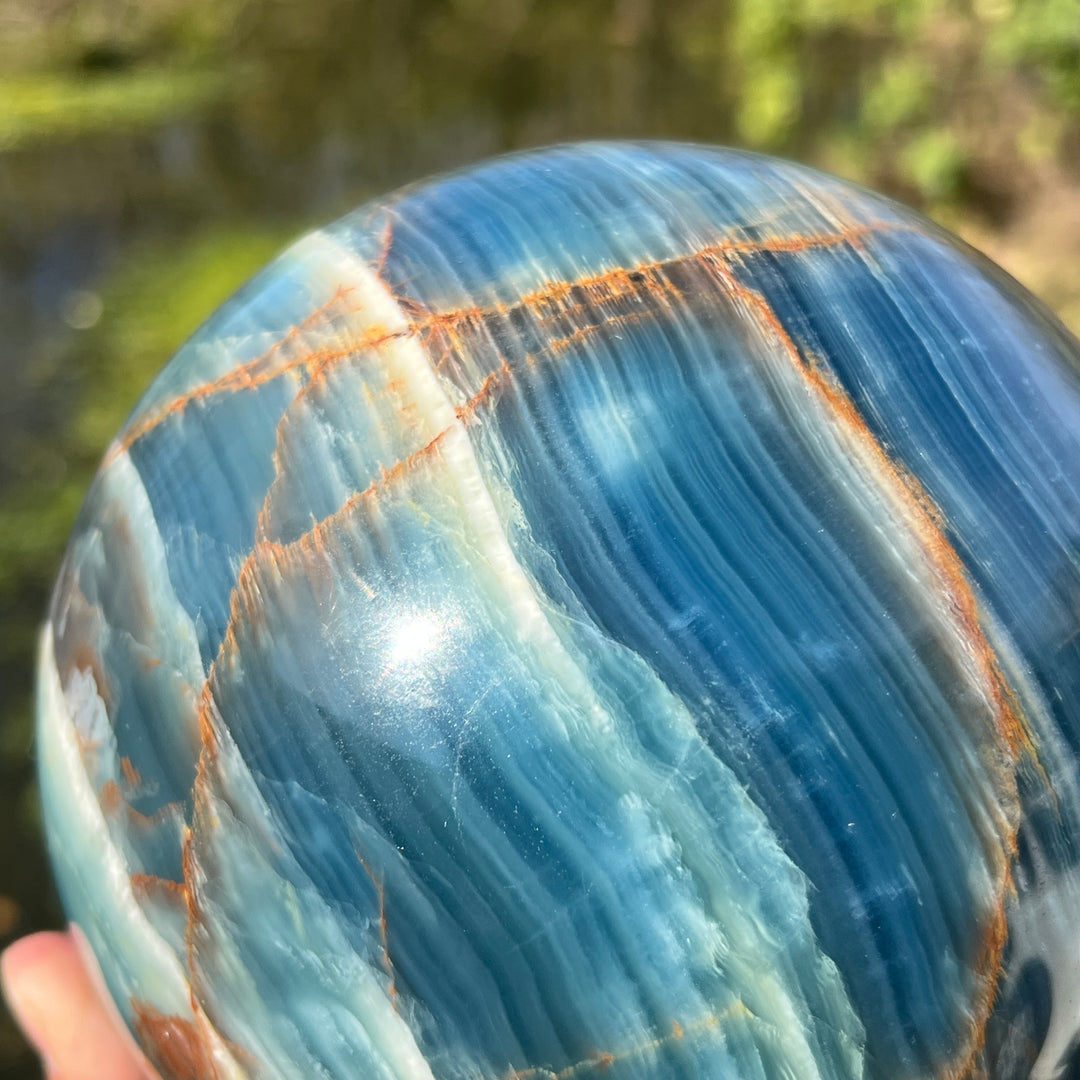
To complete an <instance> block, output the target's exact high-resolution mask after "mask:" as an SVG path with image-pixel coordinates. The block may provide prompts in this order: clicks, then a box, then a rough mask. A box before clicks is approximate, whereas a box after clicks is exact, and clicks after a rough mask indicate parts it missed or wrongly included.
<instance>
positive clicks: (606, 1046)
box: [39, 143, 1080, 1080]
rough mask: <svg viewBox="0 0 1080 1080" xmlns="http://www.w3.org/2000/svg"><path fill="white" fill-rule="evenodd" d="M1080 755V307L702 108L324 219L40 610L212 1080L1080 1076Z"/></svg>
mask: <svg viewBox="0 0 1080 1080" xmlns="http://www.w3.org/2000/svg"><path fill="white" fill-rule="evenodd" d="M162 303H163V304H167V303H168V298H167V297H162ZM1078 743H1080V346H1078V344H1077V342H1076V341H1074V340H1073V339H1072V338H1070V337H1069V335H1068V334H1067V333H1066V332H1065V331H1064V330H1063V329H1062V327H1061V326H1060V325H1059V324H1058V323H1057V322H1056V321H1055V320H1054V319H1053V317H1052V316H1050V315H1049V314H1048V313H1047V312H1046V311H1045V310H1044V309H1043V308H1042V307H1041V306H1040V305H1039V304H1038V303H1037V302H1036V301H1034V300H1033V299H1032V298H1030V297H1029V296H1028V295H1027V294H1026V293H1024V291H1023V290H1022V289H1020V288H1019V287H1018V286H1017V285H1016V284H1015V283H1014V282H1012V281H1011V280H1010V279H1008V278H1007V277H1006V276H1005V275H1004V274H1003V273H1001V272H1000V271H999V270H997V269H996V268H995V267H993V266H992V265H990V264H989V263H987V262H986V261H985V260H983V259H982V258H981V257H980V256H978V255H976V254H974V253H973V252H971V251H970V250H968V249H966V248H965V247H964V246H963V245H961V244H959V243H958V242H957V241H955V240H954V239H952V238H951V237H949V236H948V235H947V234H945V233H943V232H942V231H941V230H940V229H938V228H937V227H935V226H933V225H931V224H929V223H928V222H927V221H925V220H924V219H922V218H920V217H918V216H917V215H915V214H913V213H912V212H910V211H908V210H906V209H903V208H901V207H899V206H897V205H895V204H893V203H891V202H888V201H887V200H884V199H881V198H878V197H876V196H874V195H871V194H869V193H867V192H865V191H862V190H860V189H857V188H855V187H853V186H851V185H849V184H845V183H842V182H840V181H838V180H834V179H831V178H829V177H827V176H823V175H821V174H819V173H816V172H813V171H811V170H808V169H805V168H801V167H798V166H795V165H790V164H785V163H782V162H777V161H772V160H769V159H766V158H761V157H757V156H753V155H749V154H742V153H736V152H730V151H723V150H712V149H705V148H700V147H692V146H681V145H665V144H651V145H650V144H640V145H620V144H614V143H613V144H595V145H584V146H572V147H565V148H559V149H554V150H548V151H544V152H539V153H530V154H524V155H520V156H515V157H510V158H505V159H501V160H497V161H495V162H493V163H490V164H486V165H482V166H480V167H477V168H475V169H472V170H469V171H465V172H461V173H458V174H455V175H452V176H449V177H445V178H441V179H437V180H434V181H430V182H427V183H423V184H420V185H418V186H415V187H411V188H406V189H405V190H403V191H400V192H398V193H396V194H394V195H392V196H391V197H389V198H387V199H382V200H379V201H376V202H373V203H371V204H369V205H367V206H365V207H363V208H362V209H360V210H358V211H356V212H355V213H353V214H351V215H350V216H348V217H346V218H344V219H343V220H341V221H339V222H337V223H336V224H335V225H332V226H330V227H328V228H326V229H323V230H320V231H318V232H316V233H314V234H312V235H310V236H308V237H306V238H305V239H302V240H301V241H299V242H298V243H297V244H295V245H294V246H293V247H291V248H290V249H289V250H288V251H286V252H285V253H284V254H283V255H281V256H280V257H279V258H278V259H277V260H276V261H275V262H273V263H272V264H271V265H270V266H269V267H268V268H267V269H266V270H265V271H264V272H262V273H261V274H260V275H259V276H258V277H256V278H255V279H254V280H253V281H252V282H251V283H250V284H249V285H248V286H246V287H245V288H244V289H243V290H241V292H240V293H238V294H237V295H236V296H235V297H234V298H233V299H232V300H230V301H229V302H228V303H227V304H225V306H224V307H222V308H221V309H220V310H219V311H218V312H217V313H216V314H215V315H214V316H213V317H212V318H211V319H210V321H209V322H207V323H206V324H205V325H204V326H203V328H202V329H201V330H200V331H199V332H198V333H197V334H196V335H195V336H194V337H193V338H192V339H191V340H190V341H189V342H188V343H187V344H186V345H185V346H184V347H183V348H182V349H181V350H180V352H179V354H178V355H177V356H176V358H175V359H174V360H173V361H172V363H171V364H169V365H168V367H166V368H165V370H164V372H163V373H162V374H161V376H160V377H159V378H158V379H157V381H156V382H155V383H154V384H153V386H152V387H151V388H150V390H149V392H148V393H147V394H146V396H145V397H144V398H143V399H142V401H141V403H140V404H139V406H138V408H137V409H136V410H135V412H134V414H133V415H132V416H131V418H130V420H129V421H128V423H127V426H126V427H125V428H124V429H123V431H122V432H121V433H120V434H119V436H118V437H117V439H116V441H115V442H114V443H113V445H112V447H111V448H110V449H109V451H108V453H107V455H106V457H105V460H104V463H103V465H102V467H101V471H100V473H99V475H98V477H97V479H96V481H95V483H94V486H93V488H92V490H91V492H90V495H89V498H88V500H87V502H86V506H85V508H84V510H83V512H82V515H81V517H80V519H79V522H78V525H77V527H76V530H75V533H74V536H73V538H72V540H71V544H70V547H69V549H68V552H67V556H66V559H65V561H64V564H63V568H62V570H61V572H60V576H59V581H58V584H57V587H56V592H55V596H54V599H53V603H52V608H51V611H50V615H49V621H48V624H47V626H46V628H45V630H44V633H43V638H42V647H41V667H40V692H39V756H40V762H41V782H42V787H43V792H44V803H45V813H46V819H47V826H48V832H49V837H50V845H51V851H52V856H53V860H54V863H55V868H56V874H57V878H58V881H59V884H60V888H61V892H62V895H63V898H64V901H65V904H66V906H67V911H68V913H69V915H70V916H71V918H72V920H73V921H74V922H75V923H77V924H78V926H79V927H80V928H81V930H82V932H83V933H84V935H85V937H86V939H87V941H88V943H89V945H90V947H91V948H92V950H93V952H94V954H95V955H96V957H97V959H98V961H99V963H100V965H101V969H102V973H103V975H104V979H105V982H106V983H107V986H108V988H109V991H110V992H111V995H112V997H113V998H114V1000H115V1002H116V1005H117V1007H118V1009H119V1011H120V1013H121V1014H122V1015H123V1017H124V1019H125V1020H126V1022H127V1023H128V1025H129V1026H130V1028H131V1029H132V1031H133V1032H134V1033H135V1035H136V1037H137V1039H138V1040H139V1042H140V1044H141V1045H142V1047H143V1048H144V1049H145V1051H146V1053H147V1055H148V1056H149V1058H150V1059H151V1060H152V1061H153V1062H154V1063H155V1064H156V1065H157V1067H158V1068H159V1069H160V1071H161V1072H162V1074H163V1075H164V1076H166V1077H169V1078H173V1080H183V1078H188V1077H198V1078H200V1080H224V1078H234V1077H249V1078H252V1080H255V1078H258V1080H263V1078H266V1080H329V1078H333V1080H353V1078H360V1080H421V1078H423V1080H591V1078H593V1077H601V1076H602V1077H603V1078H604V1080H732V1078H739V1080H744V1078H745V1080H751V1078H753V1080H757V1078H761V1080H766V1078H768V1080H773V1078H790V1080H813V1078H818V1077H820V1078H832V1080H839V1078H854V1077H869V1078H905V1077H926V1078H929V1077H935V1078H953V1080H959V1078H962V1077H984V1076H985V1077H993V1078H998V1080H1008V1078H1020V1077H1029V1076H1030V1077H1033V1078H1037V1080H1053V1078H1057V1077H1065V1076H1076V1075H1080V1073H1078V1072H1077V1071H1076V1070H1078V1069H1080V1052H1078V1050H1077V1046H1078V1037H1080V770H1078V756H1077V749H1078Z"/></svg>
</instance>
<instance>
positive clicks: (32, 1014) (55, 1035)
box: [0, 932, 156, 1080]
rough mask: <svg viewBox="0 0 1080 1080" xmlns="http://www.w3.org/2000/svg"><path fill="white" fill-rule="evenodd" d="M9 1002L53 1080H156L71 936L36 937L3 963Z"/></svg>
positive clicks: (15, 947) (6, 956)
mask: <svg viewBox="0 0 1080 1080" xmlns="http://www.w3.org/2000/svg"><path fill="white" fill-rule="evenodd" d="M0 982H2V984H3V991H4V997H5V998H6V1000H7V1003H8V1007H9V1008H10V1009H11V1012H12V1014H13V1015H14V1016H15V1019H16V1020H17V1021H18V1022H19V1025H20V1027H21V1028H22V1029H23V1032H24V1034H25V1035H26V1037H27V1039H29V1041H30V1042H31V1044H32V1045H33V1046H34V1048H35V1049H36V1050H37V1052H38V1053H39V1054H40V1055H41V1059H42V1062H43V1064H44V1067H45V1075H46V1077H47V1080H155V1076H156V1074H155V1073H154V1072H153V1071H152V1070H151V1069H150V1068H149V1066H148V1065H147V1064H146V1063H145V1061H144V1060H143V1059H142V1058H141V1055H140V1054H139V1052H138V1050H136V1049H135V1045H134V1043H133V1041H132V1040H131V1038H130V1037H129V1036H128V1035H127V1033H126V1032H124V1031H121V1030H119V1026H118V1022H117V1021H116V1020H115V1019H114V1018H113V1017H112V1015H110V1012H109V1010H108V1008H107V1007H106V1005H105V1004H104V1002H103V1001H102V1000H101V997H100V995H99V993H98V990H97V987H96V986H95V984H94V980H93V979H92V977H91V976H90V974H89V972H88V971H87V969H86V964H85V963H84V961H83V957H82V954H81V953H80V951H79V947H78V945H77V944H76V942H75V938H74V937H73V936H72V934H71V933H58V932H46V933H40V934H32V935H31V936H30V937H26V938H23V939H22V940H21V941H17V942H15V944H14V945H12V946H10V947H9V948H8V949H7V950H6V951H5V952H4V954H3V956H2V957H0Z"/></svg>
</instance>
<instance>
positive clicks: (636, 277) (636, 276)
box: [626, 270, 645, 285]
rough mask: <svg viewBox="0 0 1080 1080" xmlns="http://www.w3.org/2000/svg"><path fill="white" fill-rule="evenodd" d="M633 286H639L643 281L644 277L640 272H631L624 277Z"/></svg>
mask: <svg viewBox="0 0 1080 1080" xmlns="http://www.w3.org/2000/svg"><path fill="white" fill-rule="evenodd" d="M626 276H627V277H628V278H629V279H630V280H631V281H632V282H633V283H634V284H635V285H640V284H641V283H642V282H643V281H644V280H645V275H644V274H643V273H642V272H641V271H640V270H631V271H630V273H629V274H627V275H626Z"/></svg>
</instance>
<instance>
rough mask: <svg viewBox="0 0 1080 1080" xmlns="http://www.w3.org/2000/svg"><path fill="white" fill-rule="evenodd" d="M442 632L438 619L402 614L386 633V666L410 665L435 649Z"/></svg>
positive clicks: (429, 616)
mask: <svg viewBox="0 0 1080 1080" xmlns="http://www.w3.org/2000/svg"><path fill="white" fill-rule="evenodd" d="M442 634H443V624H442V621H441V620H440V619H437V618H435V617H433V616H431V615H415V614H413V615H403V616H401V618H399V619H397V620H396V621H395V622H394V623H393V625H391V627H390V631H389V634H388V635H387V666H388V667H391V668H401V667H406V666H412V665H414V664H417V663H418V662H419V661H421V660H423V659H424V658H425V657H427V656H428V655H429V654H430V653H431V652H432V651H433V650H435V649H436V648H437V647H438V645H439V641H440V639H441V638H442Z"/></svg>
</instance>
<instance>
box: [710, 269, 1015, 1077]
mask: <svg viewBox="0 0 1080 1080" xmlns="http://www.w3.org/2000/svg"><path fill="white" fill-rule="evenodd" d="M712 263H713V269H714V272H715V274H716V276H717V278H718V279H719V280H720V281H721V282H722V284H723V285H724V287H725V288H726V289H727V291H728V292H729V294H730V295H731V296H732V298H733V299H735V300H736V301H737V302H738V303H739V304H740V305H741V306H742V307H743V308H744V309H745V310H746V311H747V313H748V314H750V315H751V316H752V317H753V318H754V319H755V321H756V322H757V323H758V325H759V326H760V327H761V329H762V330H763V331H764V333H765V334H766V335H767V336H769V337H772V338H774V339H775V340H776V342H777V343H778V344H779V345H780V346H781V348H782V349H783V351H784V352H785V353H786V354H787V355H788V356H789V357H790V358H791V361H792V363H793V364H794V366H795V368H796V370H798V371H799V372H801V373H802V375H803V376H804V378H805V379H806V381H807V383H808V385H809V386H810V388H811V389H812V390H813V391H814V393H815V395H816V396H817V397H818V398H819V400H820V401H821V403H822V405H823V406H824V407H825V409H826V410H827V412H828V413H829V414H831V415H832V416H834V417H835V418H836V419H837V421H839V423H840V424H841V425H842V426H843V428H845V429H846V430H847V432H848V433H849V434H850V435H851V436H852V437H853V438H854V439H855V440H856V441H857V442H858V443H859V445H861V446H862V448H863V449H864V450H865V451H866V452H868V454H869V456H870V458H871V460H872V461H873V464H874V468H875V472H877V473H878V475H880V476H881V477H882V478H883V479H886V480H890V479H891V481H892V484H891V487H892V490H893V491H894V492H896V493H898V494H899V495H900V497H901V499H902V502H903V504H904V507H905V509H906V510H907V512H908V515H909V520H910V521H911V522H912V525H913V527H914V529H915V532H916V534H917V536H918V537H919V540H920V541H921V543H922V546H923V548H924V550H925V551H926V552H927V553H928V554H929V556H930V558H931V559H932V560H933V563H934V565H935V566H936V567H937V570H938V577H939V579H940V580H941V581H942V583H943V584H944V585H945V586H946V588H947V590H948V595H949V600H950V603H951V607H952V613H953V615H954V617H955V618H956V620H957V622H958V623H959V625H960V630H961V633H962V635H963V638H964V640H965V641H966V642H967V643H968V645H969V647H970V649H971V652H972V655H973V656H974V658H975V660H976V663H977V665H978V668H979V669H980V672H981V675H982V680H983V685H984V686H986V687H987V688H989V690H990V694H991V699H992V703H993V706H994V715H995V721H996V724H997V731H998V735H999V737H1000V738H1001V740H1002V743H1003V744H1004V746H1005V747H1006V748H1007V749H1008V751H1009V754H1010V757H1011V760H1012V762H1013V763H1014V764H1015V762H1016V761H1017V760H1018V758H1019V757H1020V755H1021V754H1026V755H1030V757H1031V758H1032V759H1035V758H1036V755H1035V748H1034V744H1033V741H1032V736H1031V733H1030V731H1029V729H1028V727H1027V724H1026V722H1025V720H1024V718H1023V716H1022V714H1021V712H1020V710H1019V707H1018V704H1017V701H1016V698H1015V695H1014V693H1013V691H1012V689H1011V687H1009V685H1008V683H1007V681H1006V679H1005V676H1004V673H1003V672H1002V671H1001V668H1000V665H999V664H998V661H997V657H996V655H995V653H994V651H993V648H992V647H991V645H990V643H989V641H988V640H987V638H986V635H985V634H984V632H983V629H982V623H981V620H980V618H979V611H978V602H977V601H976V598H975V594H974V592H973V590H972V588H971V584H970V582H969V581H968V578H967V574H966V573H965V571H964V567H963V563H962V561H961V559H960V556H959V554H958V553H957V551H956V549H955V548H954V547H953V546H952V544H951V543H950V542H949V539H948V537H947V536H946V535H945V532H944V531H943V529H942V519H941V516H940V513H939V512H937V511H936V508H935V507H934V503H933V500H932V499H931V498H930V496H929V494H928V493H927V492H926V491H925V489H924V488H923V487H922V485H921V483H920V482H919V480H918V479H917V478H916V477H915V476H913V475H912V474H911V473H909V472H908V471H907V470H906V469H904V468H903V467H902V466H900V465H899V464H898V463H896V462H894V461H893V460H892V459H891V458H890V457H889V455H888V453H887V452H886V450H885V448H884V447H883V446H882V445H881V443H880V442H879V441H878V439H877V437H876V436H875V435H874V433H873V432H872V431H871V430H870V428H869V426H868V425H867V423H866V421H865V420H864V419H863V417H862V415H861V414H860V413H859V411H858V409H857V408H856V406H855V404H854V402H853V401H852V400H851V399H850V397H848V395H847V394H846V393H845V392H844V390H843V389H842V388H841V387H839V386H838V385H836V384H835V383H833V382H832V381H831V380H830V379H828V378H827V376H826V375H825V374H824V373H823V372H822V371H821V370H820V369H819V368H818V367H816V366H815V365H813V364H809V363H807V362H806V361H805V360H804V358H803V356H802V354H801V352H800V351H799V348H798V346H797V345H796V344H795V342H794V341H793V340H792V338H791V336H790V335H789V334H788V332H787V330H786V329H785V327H784V326H783V324H782V323H781V322H780V319H779V318H778V316H777V315H776V313H775V311H773V309H772V307H771V305H770V304H769V302H768V300H766V298H765V297H764V296H763V295H762V294H761V293H760V292H758V291H757V290H755V289H752V288H749V287H748V286H746V285H744V284H742V283H741V282H740V281H739V280H738V278H737V277H736V275H735V272H734V269H733V267H732V265H731V264H729V263H728V262H727V261H726V260H724V259H722V258H719V257H718V258H715V259H713V260H712ZM1014 775H1015V774H1014ZM1008 828H1009V832H1008V833H1007V835H1005V836H1004V837H1003V838H1002V839H1003V841H1004V844H1003V847H1004V850H1003V851H1002V860H1001V865H1000V867H999V868H998V875H997V876H998V889H997V893H996V902H995V912H994V915H993V916H992V918H991V919H990V920H989V922H988V924H987V926H986V927H985V929H984V931H983V940H982V942H981V945H980V950H979V955H978V957H977V962H976V970H977V971H978V973H979V975H980V976H981V988H980V989H979V991H977V993H976V994H975V1000H974V1002H973V1013H974V1021H973V1025H972V1031H971V1037H970V1039H969V1041H968V1046H967V1047H966V1048H965V1049H963V1050H962V1051H961V1052H960V1053H959V1054H958V1059H957V1062H956V1064H955V1065H954V1066H952V1067H949V1068H947V1069H946V1070H945V1071H944V1072H943V1073H942V1074H941V1076H940V1080H964V1078H966V1077H970V1076H971V1075H972V1074H973V1072H974V1070H975V1068H976V1065H977V1062H978V1056H979V1053H980V1051H981V1049H982V1046H983V1043H984V1040H985V1036H986V1024H987V1021H988V1020H989V1017H990V1012H991V1009H992V1006H993V1001H994V997H995V994H996V992H997V985H998V981H999V979H1000V976H1001V971H1002V964H1003V953H1004V947H1005V938H1006V935H1007V925H1006V917H1005V900H1006V897H1007V896H1008V894H1009V891H1010V889H1011V887H1012V879H1011V871H1010V860H1011V858H1012V856H1013V855H1014V854H1015V851H1016V843H1017V828H1018V822H1016V821H1011V822H1010V823H1009V827H1008Z"/></svg>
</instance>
